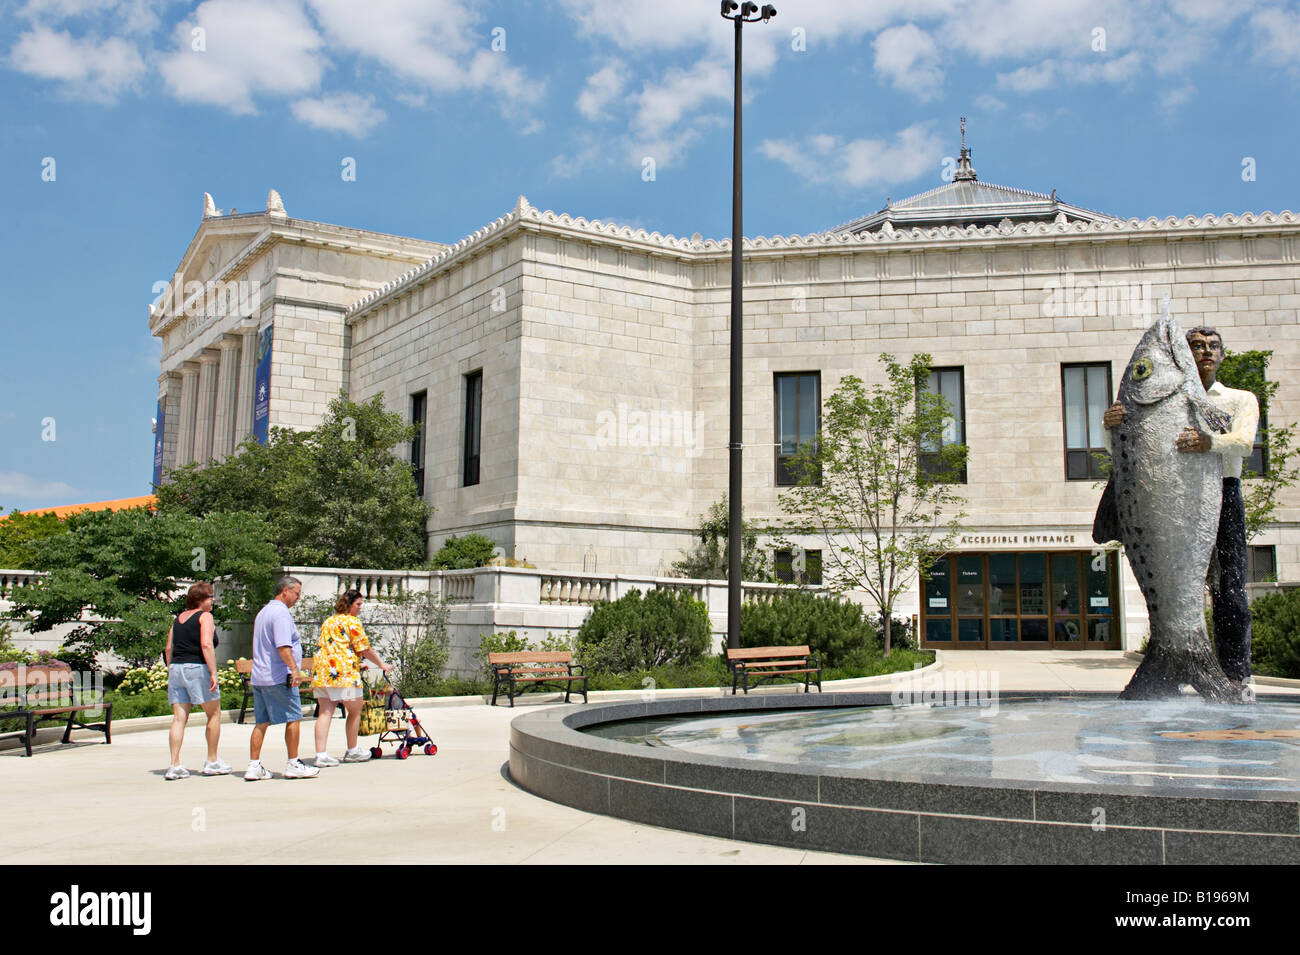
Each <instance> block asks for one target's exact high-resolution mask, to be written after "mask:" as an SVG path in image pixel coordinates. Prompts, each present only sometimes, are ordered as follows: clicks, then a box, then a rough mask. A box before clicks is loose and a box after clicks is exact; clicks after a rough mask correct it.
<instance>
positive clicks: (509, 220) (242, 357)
mask: <svg viewBox="0 0 1300 955" xmlns="http://www.w3.org/2000/svg"><path fill="white" fill-rule="evenodd" d="M209 211H211V212H213V213H215V210H211V209H210V210H209ZM729 256H730V243H729V242H727V241H715V240H711V239H709V240H706V239H702V238H701V237H700V236H699V235H698V234H697V235H695V236H693V237H691V238H677V237H673V236H664V235H660V234H658V233H646V232H644V231H641V230H634V229H630V228H626V227H619V226H617V225H613V224H607V223H600V222H589V221H587V220H585V219H582V218H572V217H570V216H568V215H560V214H555V213H552V212H543V211H541V210H538V209H536V208H534V207H533V206H531V205H530V204H529V203H528V202H527V200H525V199H524V198H523V197H522V196H521V197H520V198H519V200H518V202H517V203H516V205H515V207H514V209H513V210H511V211H510V212H509V213H507V214H506V215H504V216H502V217H501V218H499V219H496V220H495V221H493V222H490V223H488V224H487V225H486V226H484V227H483V228H481V229H479V230H478V231H477V232H475V233H474V234H472V235H470V236H467V237H465V238H464V239H462V240H461V241H459V242H457V243H455V244H454V245H450V246H443V245H440V244H438V243H434V242H423V241H418V240H415V239H406V238H399V237H395V236H387V235H379V234H376V233H371V232H365V231H361V230H357V229H349V228H343V227H339V226H332V225H324V224H321V223H316V222H308V221H304V220H299V219H292V218H289V217H288V216H287V215H285V214H284V213H283V207H282V206H281V205H280V203H279V199H278V196H275V195H274V193H273V194H272V201H271V203H269V204H268V209H267V211H266V212H265V213H258V214H256V215H230V216H221V215H218V214H211V215H205V217H204V219H203V221H202V223H201V224H200V226H199V230H198V232H197V233H196V235H195V237H194V239H193V240H192V241H191V243H190V247H189V249H188V250H187V251H186V254H185V256H184V258H183V259H182V263H181V268H180V271H181V272H183V273H184V274H185V276H186V278H188V277H189V276H190V275H191V274H193V275H194V276H195V278H196V280H197V281H198V282H202V283H205V285H204V286H203V287H204V288H207V287H208V286H210V285H211V283H213V282H229V281H232V280H238V279H240V278H242V277H248V278H250V279H253V280H257V281H259V282H260V283H261V284H260V286H259V290H260V299H259V301H258V302H257V308H256V309H247V308H241V309H237V310H236V311H238V312H240V313H241V314H236V315H230V314H222V315H213V314H210V313H208V312H205V311H204V310H203V309H202V308H199V309H195V310H194V311H195V312H196V313H197V314H195V315H190V316H185V315H180V316H178V315H177V314H176V307H175V305H176V303H175V302H173V303H172V307H171V309H170V310H169V309H168V308H167V303H166V302H163V301H160V302H158V303H156V305H155V306H154V307H153V308H152V313H151V314H152V317H151V327H152V329H153V332H154V334H156V335H159V336H160V337H162V338H163V340H164V346H163V362H162V365H163V368H162V371H163V374H162V376H161V377H160V379H159V381H160V389H159V402H160V409H161V410H160V417H163V416H164V415H165V426H164V427H163V428H161V429H160V431H161V435H160V457H159V460H158V465H159V468H160V469H161V470H162V471H163V472H165V470H166V469H167V468H170V467H173V466H175V465H176V464H177V463H180V462H185V461H189V460H203V459H206V458H209V457H211V458H219V457H220V456H221V455H223V454H226V453H229V452H230V450H231V448H232V447H233V446H234V445H235V443H237V442H238V440H239V439H240V438H241V436H242V435H245V434H248V433H250V431H251V430H252V422H251V420H250V414H251V410H250V408H251V405H252V403H254V402H255V400H256V396H255V395H254V394H253V392H254V390H255V383H254V380H253V378H251V377H250V374H249V367H250V364H252V363H255V360H256V359H255V357H254V345H253V343H255V342H256V340H257V335H258V332H259V330H260V329H264V328H268V327H270V328H272V332H271V333H270V336H271V349H270V360H269V372H268V375H269V377H268V378H267V380H269V384H270V387H269V413H268V415H267V420H268V421H269V423H270V424H277V425H288V426H292V427H305V426H310V425H311V424H313V423H314V422H316V421H318V420H319V418H320V416H321V413H322V411H323V409H324V407H325V404H326V403H327V402H328V400H329V399H330V398H331V397H332V396H333V395H334V394H336V393H337V391H338V389H339V388H340V387H344V388H346V389H347V390H348V392H349V393H350V394H351V396H352V397H354V398H356V399H358V400H365V399H367V398H369V397H370V396H372V395H374V394H376V393H379V392H382V393H383V395H384V399H385V401H386V403H387V404H388V406H389V407H390V408H391V409H393V410H396V411H399V412H401V413H402V414H403V415H405V416H407V417H408V419H409V420H415V421H420V422H422V424H423V432H422V434H423V437H422V440H421V441H419V442H417V444H416V447H414V448H412V449H410V450H411V453H412V460H413V463H414V464H415V466H416V469H417V478H418V481H419V483H420V484H421V486H422V491H423V493H424V495H425V497H426V499H427V500H428V502H429V503H430V504H432V505H433V506H434V507H435V508H436V511H435V512H434V514H433V517H432V518H431V520H430V523H429V539H430V546H431V547H437V546H439V544H440V543H441V541H442V540H444V539H445V538H446V537H447V536H448V535H450V534H462V533H466V532H470V531H478V532H481V533H484V534H487V535H488V536H490V537H492V538H493V539H495V540H496V541H497V542H498V543H499V544H500V545H501V547H502V548H503V549H504V551H505V552H506V553H507V554H509V555H511V556H514V557H517V558H521V559H526V560H528V561H530V562H532V563H534V564H536V565H537V566H539V567H542V568H550V569H553V570H557V571H564V572H580V571H588V572H592V571H595V572H599V573H619V572H622V573H641V574H647V573H649V574H654V573H659V574H663V573H664V572H665V571H666V570H667V568H668V567H669V565H671V563H672V561H673V560H674V559H676V558H677V557H678V556H680V554H681V552H682V551H683V549H684V548H685V547H687V546H688V544H689V542H690V537H691V530H692V528H693V527H695V526H696V525H697V523H698V519H699V515H701V514H702V513H703V512H705V511H706V510H707V509H708V506H709V505H710V504H711V503H713V502H715V501H718V500H720V499H721V497H722V495H723V493H724V491H725V489H726V485H727V453H726V446H727V442H728V440H729V438H728V415H727V409H728V394H727V389H728V377H727V352H728V331H727V327H728V317H729V302H730V293H729V278H730V276H729ZM1298 279H1300V216H1297V215H1294V214H1292V213H1290V212H1282V213H1278V214H1272V213H1263V214H1260V215H1254V214H1251V213H1245V214H1241V215H1232V214H1229V215H1222V216H1215V215H1205V216H1202V217H1195V216H1190V215H1189V216H1186V217H1184V218H1174V217H1169V218H1166V219H1155V218H1150V219H1146V220H1137V219H1122V218H1115V217H1113V216H1111V215H1107V214H1103V213H1099V212H1094V211H1091V210H1087V209H1083V208H1080V207H1077V206H1073V205H1070V204H1068V203H1066V202H1064V201H1062V200H1060V199H1058V198H1057V196H1056V193H1055V191H1053V192H1052V193H1051V194H1043V193H1034V192H1028V191H1025V190H1022V189H1012V188H1008V187H1003V186H995V185H990V184H988V183H984V182H981V181H980V180H979V179H978V176H977V175H976V172H975V170H974V169H973V168H972V166H971V162H970V153H969V150H967V149H965V148H964V147H963V149H962V154H961V159H960V161H959V163H958V167H957V169H956V171H955V175H954V176H953V180H952V181H951V182H950V183H947V184H945V185H944V186H941V187H939V188H938V189H934V190H930V191H929V192H926V193H922V194H921V195H919V196H915V197H912V198H909V199H906V200H903V201H901V202H892V201H891V202H888V203H887V204H886V206H885V207H884V208H883V209H881V210H879V211H878V212H876V213H873V214H871V215H867V216H863V217H860V218H857V219H854V220H852V221H850V222H848V223H847V224H845V225H843V226H840V227H838V228H833V229H829V230H827V231H823V232H818V233H813V234H809V235H801V236H773V237H760V238H755V239H752V240H746V261H745V282H746V291H745V317H746V329H745V377H746V380H745V425H746V433H745V445H746V448H747V450H746V453H745V508H746V514H747V516H751V517H756V518H759V519H760V520H761V519H765V518H771V517H775V516H776V515H777V513H778V506H777V496H778V494H779V493H780V491H781V486H780V485H781V483H782V481H783V480H785V479H786V477H787V475H786V474H785V471H784V456H785V455H786V454H788V453H790V452H791V451H792V450H793V449H794V448H795V447H797V445H798V443H799V442H801V441H803V440H805V439H806V438H807V437H808V436H809V434H811V433H812V431H814V430H815V428H816V427H817V421H818V417H819V415H820V409H821V407H822V403H823V401H824V399H825V397H826V396H828V395H829V394H830V393H831V392H832V391H833V390H834V389H835V387H836V384H837V382H838V380H839V379H840V377H841V376H842V375H844V374H847V373H853V374H857V375H859V376H861V377H863V378H864V379H866V380H867V381H868V382H870V381H873V380H878V379H879V377H880V373H879V365H878V361H877V357H878V355H879V354H881V353H882V352H889V353H892V354H895V355H898V356H909V355H911V354H913V353H916V352H927V353H929V354H930V355H931V356H932V360H933V364H932V367H933V368H934V369H935V373H934V374H933V375H932V376H931V387H933V388H935V389H936V390H939V391H941V392H942V393H943V394H944V395H945V397H948V398H949V400H950V402H951V403H952V405H953V406H954V408H955V409H956V414H955V415H954V418H953V421H952V423H951V427H950V428H949V433H948V439H950V440H955V441H965V442H966V443H967V444H968V445H969V448H970V457H969V462H968V466H967V469H966V475H965V478H966V487H965V489H964V493H965V495H966V497H967V498H968V502H969V503H968V505H967V507H966V510H967V512H968V514H969V517H968V524H967V529H966V530H967V532H966V533H965V534H964V536H963V537H962V540H961V544H960V547H959V550H958V551H957V553H955V554H954V555H953V556H952V559H951V561H950V562H948V563H947V564H946V565H945V574H946V577H944V576H943V575H941V576H940V577H939V578H936V581H935V582H932V583H931V584H930V585H927V587H926V588H924V592H922V591H921V590H918V591H917V592H914V593H913V594H912V595H911V597H910V599H908V600H905V601H904V604H903V606H902V607H901V608H900V609H901V610H903V611H905V612H906V613H909V614H911V613H915V614H918V615H919V616H920V617H921V622H922V625H923V628H924V631H925V633H926V634H927V635H928V638H929V639H930V640H931V641H932V642H933V645H936V646H960V647H981V646H987V647H990V648H994V647H1008V648H1010V647H1025V648H1033V647H1046V646H1078V647H1087V646H1092V647H1119V646H1136V645H1137V644H1139V643H1140V642H1141V640H1142V638H1143V636H1144V633H1145V608H1144V605H1143V603H1142V598H1141V596H1140V594H1139V592H1138V589H1137V586H1136V583H1135V582H1134V581H1133V580H1132V578H1131V576H1130V575H1129V573H1128V571H1127V569H1126V568H1121V567H1120V564H1121V563H1122V562H1117V561H1116V559H1115V556H1114V555H1113V554H1100V553H1098V552H1096V551H1095V550H1094V548H1093V547H1092V544H1091V541H1090V535H1089V530H1090V527H1091V522H1092V517H1093V512H1094V509H1095V507H1096V503H1097V499H1098V496H1099V486H1098V484H1097V480H1096V478H1097V474H1096V471H1095V465H1094V464H1093V462H1092V458H1091V454H1090V452H1091V451H1092V450H1094V449H1099V448H1100V447H1101V439H1100V413H1101V410H1102V409H1103V408H1104V407H1105V406H1106V404H1108V403H1109V402H1110V400H1111V397H1112V396H1113V394H1114V391H1115V388H1116V387H1117V385H1118V382H1119V378H1120V376H1121V374H1122V373H1123V370H1124V367H1125V364H1126V363H1127V360H1128V357H1129V354H1130V353H1131V351H1132V348H1133V346H1134V345H1135V344H1136V342H1137V340H1138V338H1139V337H1140V336H1141V333H1142V330H1143V329H1144V328H1145V327H1146V325H1148V324H1149V323H1150V321H1151V320H1152V318H1154V317H1155V315H1156V314H1157V311H1158V303H1159V301H1160V299H1161V298H1162V297H1163V296H1165V295H1168V296H1170V299H1171V307H1172V311H1173V314H1174V315H1175V316H1176V317H1177V318H1178V319H1179V321H1180V322H1181V323H1182V324H1183V325H1184V326H1190V325H1200V324H1208V325H1215V326H1217V327H1219V328H1220V329H1221V330H1222V332H1223V336H1224V339H1225V341H1226V343H1227V346H1228V348H1229V349H1230V350H1236V351H1241V350H1247V349H1255V348H1267V349H1272V350H1273V352H1274V357H1273V361H1272V365H1271V366H1270V370H1269V374H1270V376H1271V377H1273V378H1275V379H1276V380H1278V381H1279V382H1280V383H1281V389H1280V390H1279V392H1278V395H1277V398H1276V399H1275V401H1274V404H1273V407H1272V417H1273V419H1274V420H1277V421H1283V420H1284V421H1290V420H1294V419H1295V418H1296V417H1297V412H1300V391H1297V385H1296V371H1297V368H1298V366H1300V346H1298V344H1297V338H1298V337H1300V322H1297V308H1298V307H1300V288H1298V287H1297V284H1298ZM199 292H200V287H199V286H195V295H191V296H190V298H195V297H198V298H202V295H200V294H199ZM187 294H188V293H187ZM233 294H234V293H232V292H230V291H229V290H228V289H227V291H226V297H227V299H230V298H231V296H232V295H233ZM211 297H212V296H211V295H208V298H209V299H211ZM1278 518H1279V523H1278V524H1276V525H1275V526H1274V527H1272V528H1270V529H1269V530H1268V531H1267V532H1265V534H1264V535H1262V536H1261V537H1260V538H1259V539H1257V540H1256V541H1254V542H1253V543H1254V544H1255V545H1257V546H1256V549H1255V551H1254V552H1253V553H1254V556H1255V558H1256V559H1257V567H1256V573H1257V574H1258V576H1260V577H1265V576H1267V575H1268V574H1269V573H1270V572H1271V573H1273V574H1276V575H1277V576H1278V577H1279V578H1280V579H1288V578H1296V577H1297V576H1300V532H1298V531H1297V525H1296V521H1297V518H1300V495H1296V494H1294V493H1292V494H1290V495H1289V496H1288V497H1287V498H1286V499H1285V501H1284V506H1283V508H1282V509H1281V511H1280V513H1279V515H1278ZM802 543H803V544H804V545H805V546H806V547H807V548H808V551H807V553H806V554H805V555H803V557H802V558H801V557H800V555H799V554H798V553H795V554H793V555H792V554H779V555H777V556H778V558H780V562H781V565H782V567H788V566H789V565H790V564H791V563H793V564H794V565H799V566H803V567H805V568H806V570H807V572H809V573H813V574H815V573H816V570H815V566H816V557H817V553H816V548H817V546H818V545H817V544H816V542H814V541H811V540H809V541H803V542H802Z"/></svg>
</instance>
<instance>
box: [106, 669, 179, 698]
mask: <svg viewBox="0 0 1300 955" xmlns="http://www.w3.org/2000/svg"><path fill="white" fill-rule="evenodd" d="M165 689H167V664H165V663H163V662H162V661H159V662H158V663H155V664H154V665H153V666H151V667H149V668H148V669H145V668H144V667H132V668H131V669H129V670H127V671H126V673H124V674H122V682H121V683H119V684H118V686H117V691H118V692H119V693H125V694H127V695H129V696H134V695H135V694H137V693H145V692H148V691H149V690H165Z"/></svg>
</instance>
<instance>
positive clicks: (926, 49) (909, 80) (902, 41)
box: [873, 23, 943, 100]
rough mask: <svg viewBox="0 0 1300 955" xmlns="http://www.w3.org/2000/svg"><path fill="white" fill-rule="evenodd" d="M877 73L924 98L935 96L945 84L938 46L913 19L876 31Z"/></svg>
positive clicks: (902, 88)
mask: <svg viewBox="0 0 1300 955" xmlns="http://www.w3.org/2000/svg"><path fill="white" fill-rule="evenodd" d="M873 47H874V49H875V52H876V75H877V76H882V77H884V78H885V79H887V80H888V81H889V82H890V83H892V84H893V85H894V86H896V87H897V88H898V89H900V90H903V91H904V92H905V93H911V94H913V95H914V96H916V97H918V98H919V99H922V100H928V99H934V98H935V97H936V96H938V95H939V93H940V91H941V89H942V87H943V68H942V67H941V66H940V65H939V48H938V47H937V46H936V45H935V42H934V40H933V39H932V38H931V36H930V34H928V33H926V32H925V31H924V30H922V29H920V28H919V27H917V26H916V25H915V24H913V23H906V24H904V25H903V26H900V27H890V28H889V29H888V30H882V31H880V33H879V34H877V35H876V41H875V43H874V44H873Z"/></svg>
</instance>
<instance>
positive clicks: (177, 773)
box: [163, 766, 190, 779]
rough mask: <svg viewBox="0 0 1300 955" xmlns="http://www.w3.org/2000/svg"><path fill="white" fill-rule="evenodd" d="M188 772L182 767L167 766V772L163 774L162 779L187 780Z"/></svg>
mask: <svg viewBox="0 0 1300 955" xmlns="http://www.w3.org/2000/svg"><path fill="white" fill-rule="evenodd" d="M189 778H190V771H189V770H188V769H186V768H185V767H184V766H169V767H168V768H167V772H165V773H164V774H163V779H189Z"/></svg>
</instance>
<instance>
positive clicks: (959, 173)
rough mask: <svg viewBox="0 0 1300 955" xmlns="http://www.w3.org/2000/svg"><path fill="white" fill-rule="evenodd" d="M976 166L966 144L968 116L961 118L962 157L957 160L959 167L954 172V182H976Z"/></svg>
mask: <svg viewBox="0 0 1300 955" xmlns="http://www.w3.org/2000/svg"><path fill="white" fill-rule="evenodd" d="M978 178H979V177H978V176H976V175H975V167H974V166H972V165H971V164H970V149H968V148H967V146H966V117H965V116H963V117H962V118H961V157H960V158H959V159H958V160H957V169H956V171H954V172H953V174H952V181H953V182H974V181H975V180H976V179H978Z"/></svg>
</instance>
